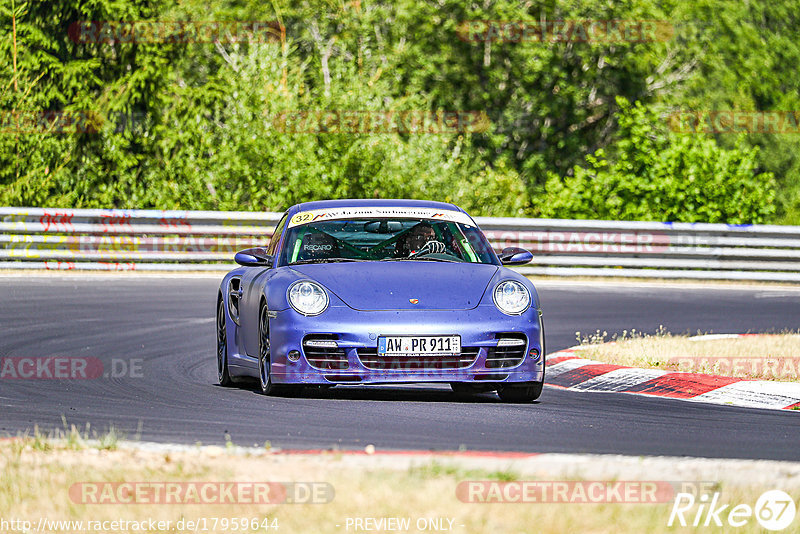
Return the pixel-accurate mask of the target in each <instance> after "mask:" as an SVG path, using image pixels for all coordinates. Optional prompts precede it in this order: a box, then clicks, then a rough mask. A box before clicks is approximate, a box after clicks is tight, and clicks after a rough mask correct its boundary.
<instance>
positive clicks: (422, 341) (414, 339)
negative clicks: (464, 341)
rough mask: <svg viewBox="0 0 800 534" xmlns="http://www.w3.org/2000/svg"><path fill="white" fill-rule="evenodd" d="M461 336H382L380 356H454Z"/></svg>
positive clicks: (459, 349)
mask: <svg viewBox="0 0 800 534" xmlns="http://www.w3.org/2000/svg"><path fill="white" fill-rule="evenodd" d="M457 354H461V336H380V337H379V338H378V356H454V355H457Z"/></svg>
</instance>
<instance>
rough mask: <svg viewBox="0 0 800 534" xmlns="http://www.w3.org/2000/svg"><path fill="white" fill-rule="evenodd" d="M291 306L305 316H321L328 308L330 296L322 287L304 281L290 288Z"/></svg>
mask: <svg viewBox="0 0 800 534" xmlns="http://www.w3.org/2000/svg"><path fill="white" fill-rule="evenodd" d="M288 296H289V304H291V305H292V308H294V309H295V310H297V311H298V312H299V313H302V314H303V315H319V314H320V313H322V312H324V311H325V309H326V308H327V307H328V294H327V293H326V292H325V290H324V289H323V288H322V286H321V285H319V284H317V283H315V282H311V281H308V280H304V281H302V282H295V283H294V284H292V285H291V286H290V287H289V291H288Z"/></svg>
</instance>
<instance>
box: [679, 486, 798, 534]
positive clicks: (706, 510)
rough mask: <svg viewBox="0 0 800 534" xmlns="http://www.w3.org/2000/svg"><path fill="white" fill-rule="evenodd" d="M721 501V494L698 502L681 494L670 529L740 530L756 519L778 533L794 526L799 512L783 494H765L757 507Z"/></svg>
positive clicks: (706, 496)
mask: <svg viewBox="0 0 800 534" xmlns="http://www.w3.org/2000/svg"><path fill="white" fill-rule="evenodd" d="M719 497H720V494H719V493H714V494H713V495H711V496H709V495H708V494H707V493H705V494H703V495H701V496H700V497H699V498H698V497H695V496H694V495H692V494H691V493H678V494H677V495H676V496H675V502H674V504H673V505H672V512H671V513H670V515H669V521H668V522H667V526H670V527H671V526H677V525H680V526H682V527H685V526H687V525H688V526H693V527H700V526H702V527H709V526H711V527H714V526H716V527H722V526H725V527H734V528H739V527H743V526H745V525H747V524H748V523H749V522H750V521H752V519H753V518H754V517H755V520H756V521H758V524H759V525H761V527H762V528H765V529H766V530H772V531H779V530H784V529H786V528H787V527H789V526H790V525H791V524H792V522H793V521H794V518H795V514H796V512H797V508H796V506H795V503H794V499H792V497H791V496H790V495H789V494H788V493H786V492H785V491H781V490H770V491H767V492H764V493H763V494H761V496H760V497H759V498H758V500H757V501H756V504H755V506H754V507H751V506H750V505H748V504H737V505H735V506H732V505H731V504H729V503H728V504H722V503H720V498H719Z"/></svg>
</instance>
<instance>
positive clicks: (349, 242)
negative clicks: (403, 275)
mask: <svg viewBox="0 0 800 534" xmlns="http://www.w3.org/2000/svg"><path fill="white" fill-rule="evenodd" d="M368 227H369V229H368ZM418 228H430V229H432V230H433V234H434V236H433V239H431V240H430V241H434V243H430V242H426V243H425V245H424V246H422V247H421V250H414V249H412V250H408V245H407V244H406V242H407V241H409V240H410V239H411V238H412V237H414V232H415V231H417V232H419V230H417V229H418ZM429 233H430V232H427V234H429ZM309 236H310V237H309ZM348 237H349V238H350V239H347V238H348ZM281 241H282V243H281V245H280V248H279V251H278V254H277V260H278V261H277V262H276V263H277V265H276V266H292V265H305V264H312V263H337V262H363V261H376V262H377V261H425V262H430V261H438V262H448V263H470V264H479V265H481V264H482V265H500V260H499V259H498V258H497V255H496V254H495V252H494V250H493V249H492V247H491V245H490V244H489V241H488V239H487V238H486V236H485V235H484V234H483V232H482V231H481V230H480V228H479V227H478V226H477V225H475V224H467V223H466V222H463V221H454V220H441V219H433V218H428V217H383V216H371V217H359V216H355V217H348V218H339V219H331V220H322V221H309V222H303V223H302V224H295V225H287V227H285V228H284V232H283V236H282V239H281ZM417 242H419V241H417ZM437 242H438V243H439V244H438V245H437V244H436V243H437ZM301 247H302V248H301ZM426 247H427V249H426Z"/></svg>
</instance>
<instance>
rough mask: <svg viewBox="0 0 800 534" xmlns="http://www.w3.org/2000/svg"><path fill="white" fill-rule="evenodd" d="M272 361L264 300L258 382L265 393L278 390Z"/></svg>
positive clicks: (261, 311)
mask: <svg viewBox="0 0 800 534" xmlns="http://www.w3.org/2000/svg"><path fill="white" fill-rule="evenodd" d="M271 362H272V360H271V356H270V350H269V316H268V315H267V305H266V304H265V303H263V302H262V303H261V307H260V308H259V311H258V382H259V384H260V385H261V393H263V394H264V395H272V394H274V393H275V392H276V388H275V385H274V384H273V383H272V376H271V373H270V367H271Z"/></svg>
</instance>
